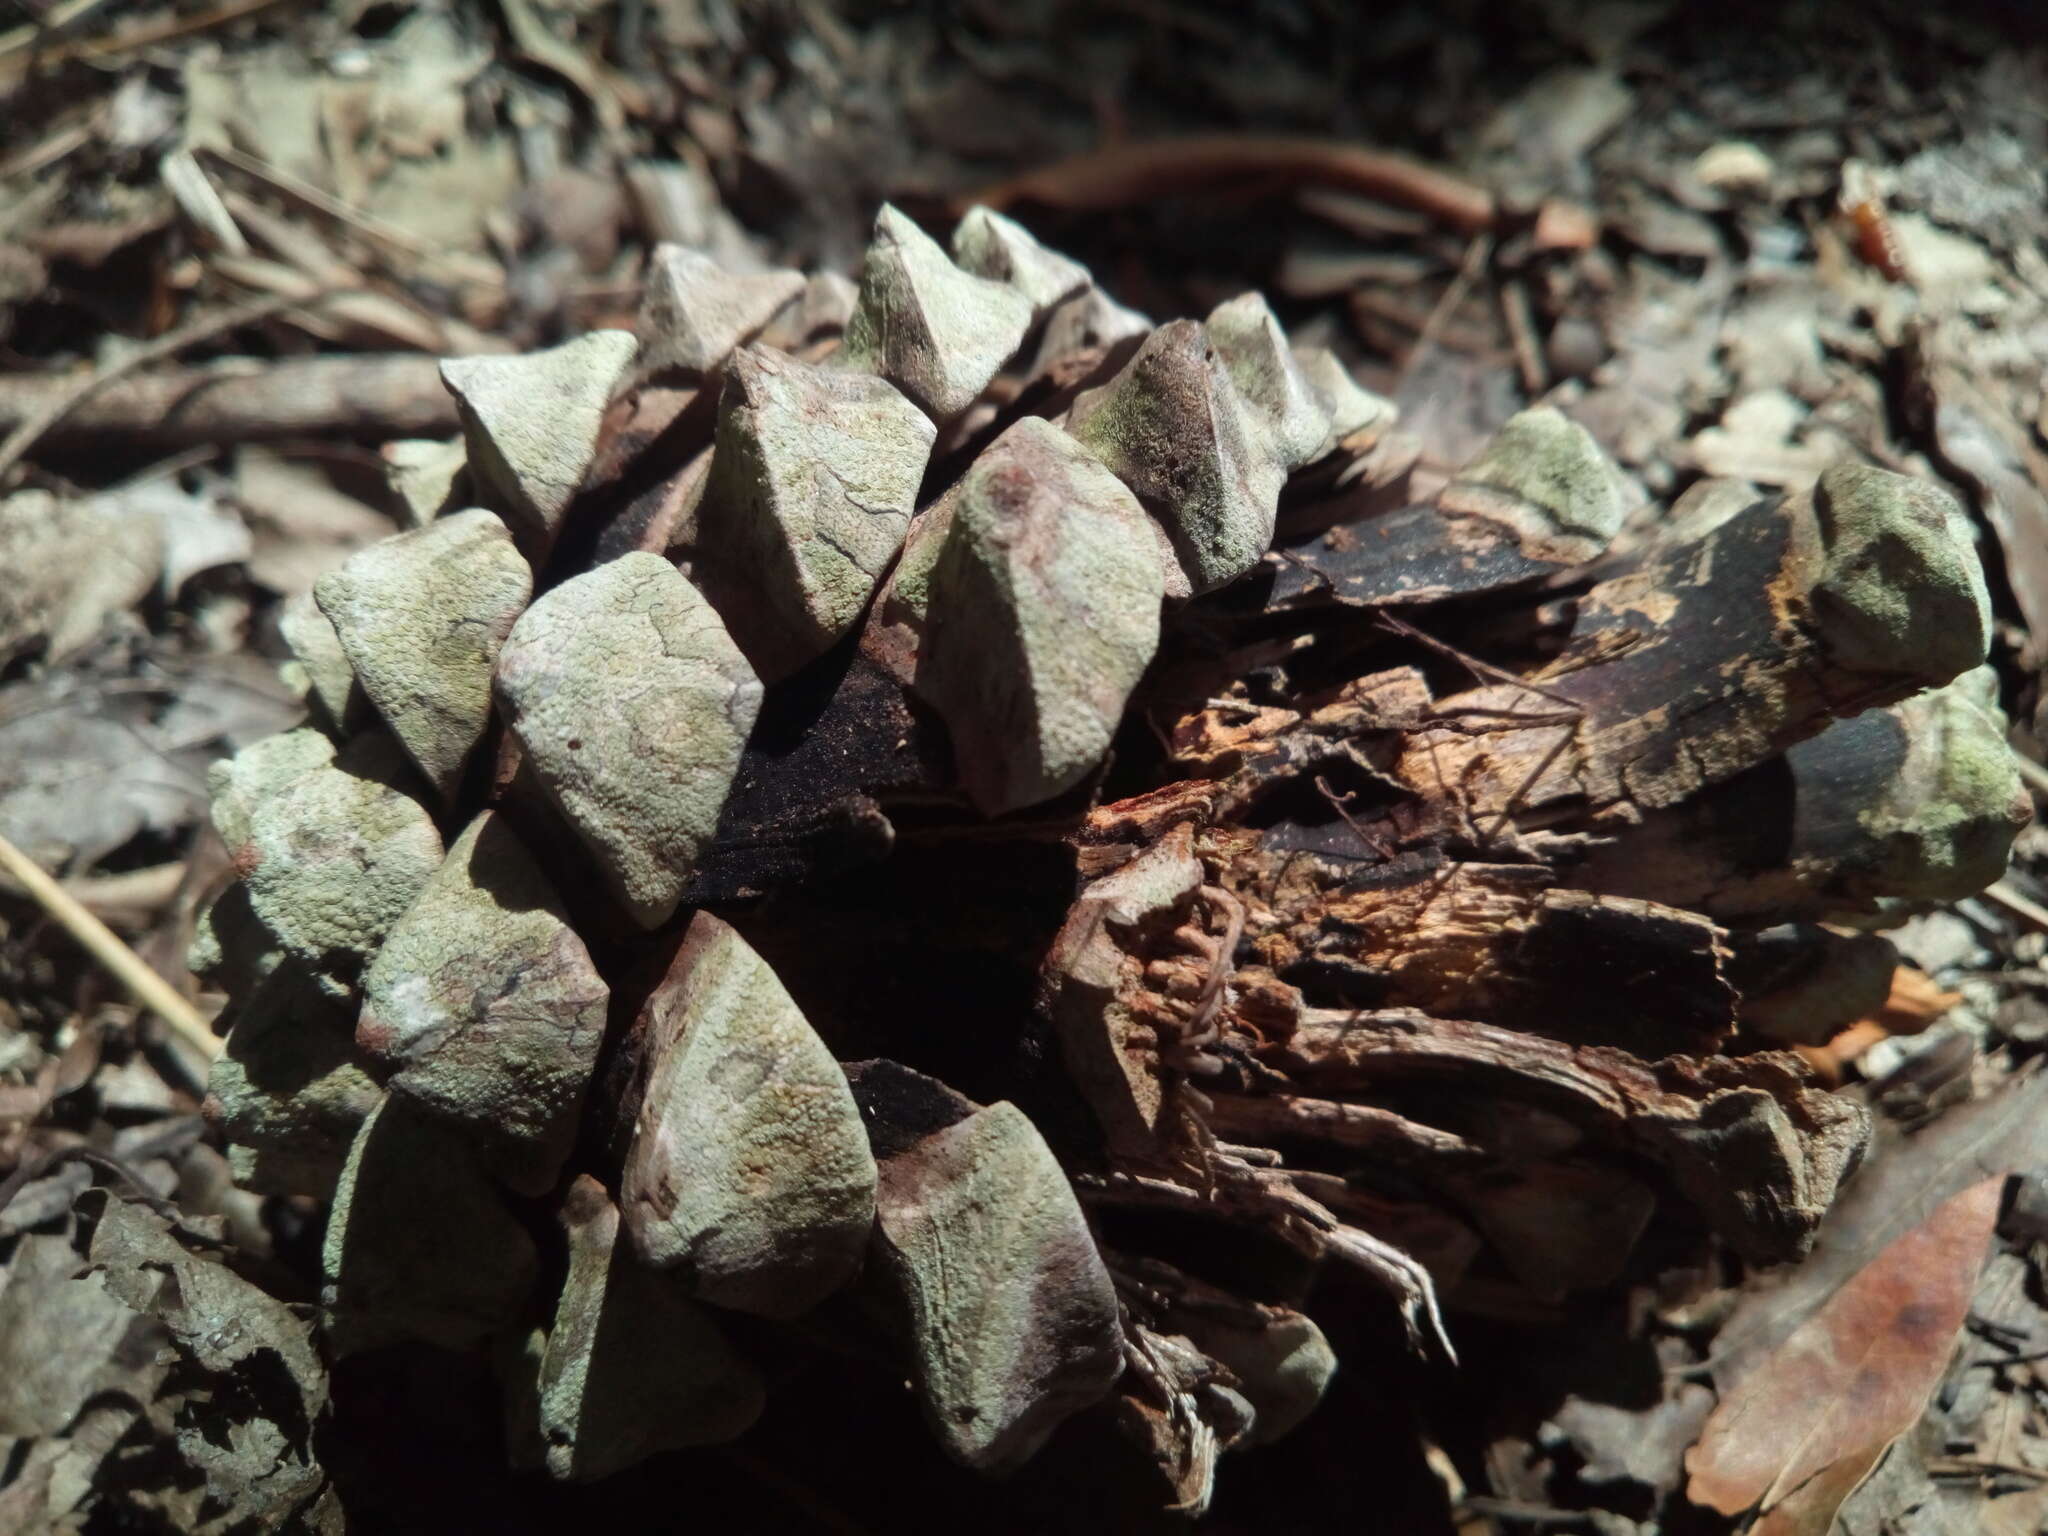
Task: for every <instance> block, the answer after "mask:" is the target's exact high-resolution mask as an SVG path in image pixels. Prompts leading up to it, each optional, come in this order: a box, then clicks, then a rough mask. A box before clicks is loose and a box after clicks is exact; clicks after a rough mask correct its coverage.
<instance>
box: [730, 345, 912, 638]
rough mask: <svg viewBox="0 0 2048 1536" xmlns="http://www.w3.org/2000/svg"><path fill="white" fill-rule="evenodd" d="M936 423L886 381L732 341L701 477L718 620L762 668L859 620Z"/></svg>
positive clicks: (901, 523)
mask: <svg viewBox="0 0 2048 1536" xmlns="http://www.w3.org/2000/svg"><path fill="white" fill-rule="evenodd" d="M936 435H937V429H936V428H934V427H933V426H932V423H931V421H930V419H929V418H928V417H926V416H925V415H924V413H923V412H921V411H919V410H918V409H917V407H916V406H914V405H912V404H911V403H910V402H909V401H908V400H906V399H905V398H904V397H903V395H902V394H901V393H900V392H899V391H898V390H897V389H896V388H895V387H894V386H893V385H891V384H889V383H887V382H885V381H884V380H881V379H876V378H871V377H868V376H867V375H864V374H858V373H848V372H844V371H839V370H830V369H824V368H814V367H811V366H809V365H808V364H805V363H800V362H798V361H796V359H794V358H791V357H788V356H786V355H784V354H782V353H779V352H776V351H774V350H772V349H770V348H766V347H748V348H745V349H743V350H742V351H740V352H738V353H736V354H734V356H733V359H732V362H731V363H730V364H729V365H728V368H727V372H726V385H725V394H724V397H723V399H722V400H721V402H720V413H719V422H718V442H717V447H716V450H715V452H714V453H713V455H712V461H711V478H710V481H709V483H708V484H707V486H706V488H705V498H704V505H705V512H704V521H705V531H706V535H707V537H709V538H713V539H716V540H718V541H720V542H719V546H718V548H717V549H716V551H715V555H714V558H715V559H717V560H719V561H721V562H724V563H726V564H727V566H728V567H729V572H730V574H729V577H728V585H729V586H731V587H732V601H731V602H730V603H727V604H726V615H725V616H726V621H727V624H728V626H729V627H730V628H731V629H732V631H733V634H734V638H735V639H737V640H738V641H739V643H740V645H741V648H742V649H744V650H745V651H746V652H747V654H748V655H749V656H750V657H751V658H753V660H754V662H755V665H756V667H757V668H759V669H760V670H761V672H762V673H763V675H764V676H771V677H772V676H778V675H780V674H781V673H783V672H786V671H789V670H791V669H792V668H794V667H796V666H799V665H801V664H802V663H803V662H805V661H808V660H810V659H811V658H812V657H814V656H817V655H819V654H820V653H822V652H823V651H825V650H826V649H828V648H829V647H830V646H831V645H832V644H833V642H835V641H836V640H838V639H839V638H840V637H841V636H843V635H844V634H846V633H847V631H849V630H850V629H852V628H853V626H854V624H855V623H856V622H858V620H859V619H860V616H861V612H862V610H863V609H864V608H866V606H867V602H868V599H869V598H870V597H871V596H873V594H874V590H875V587H876V584H877V583H878V582H880V580H881V579H882V575H883V573H884V572H885V571H887V570H888V568H889V562H890V561H891V560H893V559H895V557H896V552H897V551H898V550H899V549H901V548H902V546H903V536H904V534H905V532H906V531H907V530H908V529H909V527H910V515H911V512H912V510H913V508H914V507H915V505H916V501H917V490H918V486H919V484H920V482H921V481H922V480H923V478H924V470H925V462H926V460H927V459H928V458H929V457H930V454H931V448H932V442H933V440H934V438H935V437H936Z"/></svg>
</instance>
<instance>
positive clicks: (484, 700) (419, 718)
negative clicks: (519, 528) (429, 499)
mask: <svg viewBox="0 0 2048 1536" xmlns="http://www.w3.org/2000/svg"><path fill="white" fill-rule="evenodd" d="M313 591H314V596H315V597H316V598H317V599H318V601H319V604H320V609H321V611H322V612H323V613H325V614H326V615H327V617H328V618H329V619H330V620H332V621H333V624H334V631H335V634H336V635H337V636H339V637H340V641H341V648H342V650H343V651H345V652H346V653H347V655H348V660H349V664H350V666H351V667H352V668H353V669H354V671H355V676H356V680H357V681H358V682H359V683H361V685H362V688H363V692H364V693H365V694H367V695H368V696H369V700H370V702H371V704H373V705H374V706H375V707H376V710H377V713H378V714H379V715H381V716H382V717H383V719H384V721H385V723H386V724H387V725H389V726H390V728H391V731H392V734H393V735H395V736H396V737H397V738H398V739H399V741H400V743H402V744H403V745H404V747H405V750H406V751H407V752H408V753H409V754H410V755H411V757H412V760H413V761H414V762H415V763H417V764H418V765H419V769H420V772H421V773H423V774H425V775H426V776H427V779H428V781H429V782H430V783H431V784H433V786H434V787H435V789H437V790H438V791H440V793H441V794H442V795H443V796H444V797H446V796H452V795H453V793H454V792H455V790H456V788H457V786H458V784H459V781H460V779H461V777H462V769H463V765H464V764H465V763H467V762H468V760H469V754H470V753H471V752H472V751H473V750H475V748H476V744H477V742H478V741H479V740H480V739H481V738H482V736H483V733H484V726H485V725H486V724H487V723H488V721H489V719H490V713H491V664H492V663H493V662H494V661H495V660H496V659H497V655H498V647H499V646H500V645H502V644H503V643H504V640H505V635H506V633H507V632H508V631H509V630H510V629H511V628H512V621H513V620H514V619H516V618H517V617H518V616H519V611H520V610H521V609H522V608H524V607H525V606H526V600H527V598H528V597H529V596H531V595H532V592H533V573H532V571H531V570H529V569H528V568H527V564H526V560H525V557H524V556H522V555H521V554H520V553H519V551H518V550H517V549H515V548H514V547H513V545H512V537H511V534H510V533H509V532H508V531H507V530H506V527H505V525H504V523H502V522H501V521H499V519H498V517H497V516H496V514H494V513H491V512H486V511H483V510H481V509H475V510H471V511H467V512H458V513H455V514H453V515H451V516H448V517H443V518H437V519H436V520H435V521H433V522H431V523H429V524H428V525H427V526H426V527H424V528H420V529H416V530H414V531H413V532H411V533H401V534H395V535H393V536H392V537H391V538H388V539H381V540H379V541H378V542H377V543H375V544H372V545H369V546H368V547H367V548H364V549H361V550H358V551H357V552H356V553H355V554H353V555H351V556H350V557H349V558H348V561H347V562H346V563H345V564H344V565H342V566H341V568H340V569H338V570H334V571H329V572H328V573H327V574H326V575H325V576H323V577H321V578H320V581H319V583H318V585H317V586H315V587H314V589H313Z"/></svg>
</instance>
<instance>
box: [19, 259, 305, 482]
mask: <svg viewBox="0 0 2048 1536" xmlns="http://www.w3.org/2000/svg"><path fill="white" fill-rule="evenodd" d="M334 291H335V290H333V289H323V290H321V291H319V292H317V293H311V294H288V295H276V294H273V295H270V296H269V297H266V298H262V299H258V300H256V301H255V302H254V303H250V304H238V305H236V306H235V307H234V308H233V309H227V310H223V311H221V313H219V314H217V315H210V316H207V317H205V318H204V319H200V320H195V321H193V322H192V323H191V324H190V325H181V326H179V327H178V328H177V329H176V330H171V331H166V332H164V334H163V335H161V336H159V337H157V339H156V340H154V341H152V342H148V343H146V344H145V345H143V346H140V347H137V348H136V349H135V350H134V351H133V352H130V353H129V354H128V355H127V356H126V357H124V358H122V359H120V360H119V361H118V362H114V363H109V364H108V365H107V366H106V367H104V368H100V369H96V370H94V372H93V373H92V375H91V377H89V378H86V379H82V380H80V381H79V382H78V383H77V384H75V385H73V386H72V387H71V388H69V389H66V390H64V391H62V392H61V393H59V394H58V395H57V396H56V398H55V399H53V400H51V401H49V402H48V403H47V404H45V405H44V406H43V407H42V408H41V409H40V410H38V411H36V412H34V413H33V414H31V415H30V416H29V417H28V418H27V419H25V420H24V421H23V422H22V423H21V424H20V425H19V426H17V427H16V428H15V429H14V430H13V431H12V432H10V433H9V434H8V436H7V441H5V442H4V443H0V482H4V481H5V480H6V479H7V476H8V474H9V472H10V471H12V470H13V468H14V466H15V465H16V464H18V463H20V462H21V459H22V456H23V455H24V454H26V453H27V452H28V451H29V449H31V448H33V447H34V446H35V445H36V443H37V442H38V441H40V440H41V438H42V436H43V434H44V433H45V432H48V431H49V430H50V428H52V427H54V426H56V425H57V423H58V422H60V421H62V420H63V419H64V418H65V417H66V416H68V415H70V414H71V413H72V412H73V411H74V410H76V409H77V408H78V407H79V406H81V405H83V404H84V403H85V402H86V401H88V400H90V399H91V398H92V397H93V396H94V395H96V394H98V393H99V392H100V391H101V390H103V389H105V388H106V387H107V386H108V385H109V384H112V383H113V382H114V381H115V380H117V379H122V378H125V377H127V376H128V375H129V374H131V373H133V372H135V371H136V370H137V369H138V368H147V367H148V366H149V365H150V364H151V363H156V362H162V361H163V360H164V359H165V358H167V357H170V356H171V355H173V354H174V353H177V352H180V351H183V350H184V349H185V348H186V347H190V346H196V345H197V344H198V343H200V342H202V341H209V340H211V339H212V338H213V337H215V336H221V335H225V334H226V333H227V332H229V331H235V330H240V329H241V328H242V327H243V326H245V325H254V324H256V323H257V322H259V321H262V320H268V319H269V318H270V317H271V316H273V315H277V314H282V313H283V312H284V311H285V310H288V309H304V308H307V307H308V306H310V305H314V304H318V303H320V302H321V301H323V300H325V299H328V298H331V297H332V296H333V294H334Z"/></svg>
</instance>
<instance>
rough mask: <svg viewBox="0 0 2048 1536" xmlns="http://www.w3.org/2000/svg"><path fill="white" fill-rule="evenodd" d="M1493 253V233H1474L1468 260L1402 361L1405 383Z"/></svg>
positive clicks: (1461, 266)
mask: <svg viewBox="0 0 2048 1536" xmlns="http://www.w3.org/2000/svg"><path fill="white" fill-rule="evenodd" d="M1492 255H1493V236H1491V235H1485V234H1481V235H1474V236H1473V237H1472V243H1471V244H1470V245H1468V246H1466V247H1465V259H1464V260H1463V261H1461V262H1459V263H1458V270H1457V273H1456V275H1455V276H1453V277H1452V278H1451V280H1450V282H1449V283H1448V284H1446V285H1445V287H1444V291H1443V296H1442V297H1441V298H1439V299H1438V300H1437V301H1436V307H1435V308H1433V309H1432V310H1430V312H1429V318H1428V319H1427V320H1425V321H1423V322H1422V329H1421V330H1420V331H1418V332H1416V334H1415V344H1414V345H1413V346H1411V347H1410V348H1409V349H1408V355H1407V357H1405V358H1403V359H1402V361H1401V381H1402V383H1404V384H1405V383H1406V382H1407V379H1408V374H1409V373H1410V371H1411V370H1412V369H1413V368H1414V367H1415V364H1416V361H1417V359H1419V358H1420V357H1421V356H1422V355H1423V353H1425V352H1427V351H1428V350H1429V349H1430V348H1431V347H1433V346H1435V345H1436V338H1437V333H1438V332H1439V331H1441V330H1442V329H1443V328H1444V326H1445V324H1446V323H1447V322H1448V321H1449V320H1450V318H1451V316H1452V315H1453V314H1455V313H1456V312H1457V308H1458V306H1459V305H1460V304H1462V303H1464V302H1465V295H1466V293H1467V292H1469V291H1470V289H1471V287H1472V284H1473V283H1475V282H1476V281H1478V279H1479V274H1480V273H1481V272H1483V271H1485V270H1486V263H1487V261H1488V260H1489V259H1490V258H1491V257H1492ZM1396 392H1397V393H1398V391H1396Z"/></svg>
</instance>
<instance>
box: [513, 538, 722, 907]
mask: <svg viewBox="0 0 2048 1536" xmlns="http://www.w3.org/2000/svg"><path fill="white" fill-rule="evenodd" d="M495 685H496V690H497V695H498V699H499V701H500V703H501V704H502V706H503V708H504V712H505V720H506V724H507V725H508V726H509V727H510V729H511V730H512V732H513V734H515V735H516V736H517V737H518V738H519V741H520V744H521V745H522V746H524V747H525V749H526V760H527V762H528V763H529V764H530V765H531V767H532V770H533V772H534V774H535V776H536V777H537V778H538V780H539V782H540V783H541V785H542V786H543V787H544V788H545V790H546V792H547V794H548V796H549V798H550V799H551V800H552V801H553V803H554V805H555V806H556V808H557V809H558V810H560V811H561V813H562V815H563V817H564V819H566V820H567V821H568V822H569V824H570V825H571V826H572V827H574V828H575V830H576V832H577V834H578V835H579V836H580V837H581V838H582V839H583V841H584V843H585V844H586V845H587V846H588V847H589V849H590V851H591V852H592V853H593V854H594V855H595V856H596V859H597V862H598V865H599V868H600V869H601V870H602V872H603V874H604V876H605V878H606V880H607V881H608V882H609V883H610V885H611V887H612V889H613V892H614V894H615V895H616V896H617V897H618V899H619V901H620V902H621V903H622V905H623V906H624V907H625V909H626V910H627V911H628V912H629V913H630V914H631V915H632V916H633V918H634V919H635V920H636V921H637V922H638V923H639V924H640V926H641V927H643V928H653V927H657V926H659V925H660V924H661V923H663V922H666V921H667V920H668V918H669V916H670V915H671V914H672V913H673V912H674V911H675V908H676V902H677V899H678V898H679V897H680V896H681V894H682V890H683V886H684V885H685V883H686V882H687V881H688V879H689V877H690V875H691V873H692V872H693V871H694V869H695V867H696V863H697V859H698V857H699V856H700V855H701V854H702V853H703V851H704V848H705V847H706V845H707V844H708V843H709V842H710V841H711V837H712V834H713V832H714V831H715V830H716V829H717V826H718V818H719V813H720V811H721V810H722V809H723V807H724V805H725V797H726V792H727V790H729V789H730V788H731V786H732V780H733V774H734V772H735V771H736V770H737V768H738V766H739V761H740V752H741V749H742V748H743V747H744V746H745V745H746V740H747V735H748V733H749V732H750V731H752V730H753V728H754V720H755V717H756V716H757V715H758V714H759V713H760V708H761V685H760V682H759V681H758V679H756V678H755V676H754V672H753V669H752V668H751V667H749V666H748V665H747V661H746V658H745V657H744V656H742V655H741V654H740V652H739V649H738V647H737V646H735V645H734V644H733V643H732V640H731V639H730V637H728V636H727V634H726V632H725V627H724V626H723V625H722V624H720V623H719V620H718V615H717V613H716V612H714V611H713V609H712V607H711V605H710V604H709V603H708V602H706V601H705V600H704V598H703V597H702V596H700V595H699V594H698V592H697V589H696V588H694V587H692V586H691V585H690V583H689V582H688V581H686V580H684V579H683V577H682V576H681V575H680V574H679V573H678V572H677V571H676V569H675V567H674V566H672V565H670V564H669V563H668V562H667V561H666V560H663V559H661V558H660V557H659V556H657V555H651V554H640V553H634V554H627V555H622V556H620V557H619V558H618V559H616V560H613V561H611V562H610V563H608V564H605V565H600V566H598V567H597V568H596V569H595V570H592V571H587V572H585V573H584V574H583V575H581V576H576V577H572V578H571V579H570V580H568V581H565V582H563V583H562V584H561V585H560V586H558V587H555V588H553V589H552V590H550V591H549V592H547V593H545V594H543V595H542V596H541V597H540V599H539V600H538V601H536V602H535V603H534V604H533V606H532V607H530V608H528V609H527V610H526V612H525V613H523V614H522V615H521V616H520V618H519V621H518V622H517V623H516V624H514V625H513V626H512V631H511V634H510V635H509V636H508V637H507V639H506V641H505V645H504V648H503V650H502V651H501V652H500V654H499V656H498V664H497V671H496V678H495Z"/></svg>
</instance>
